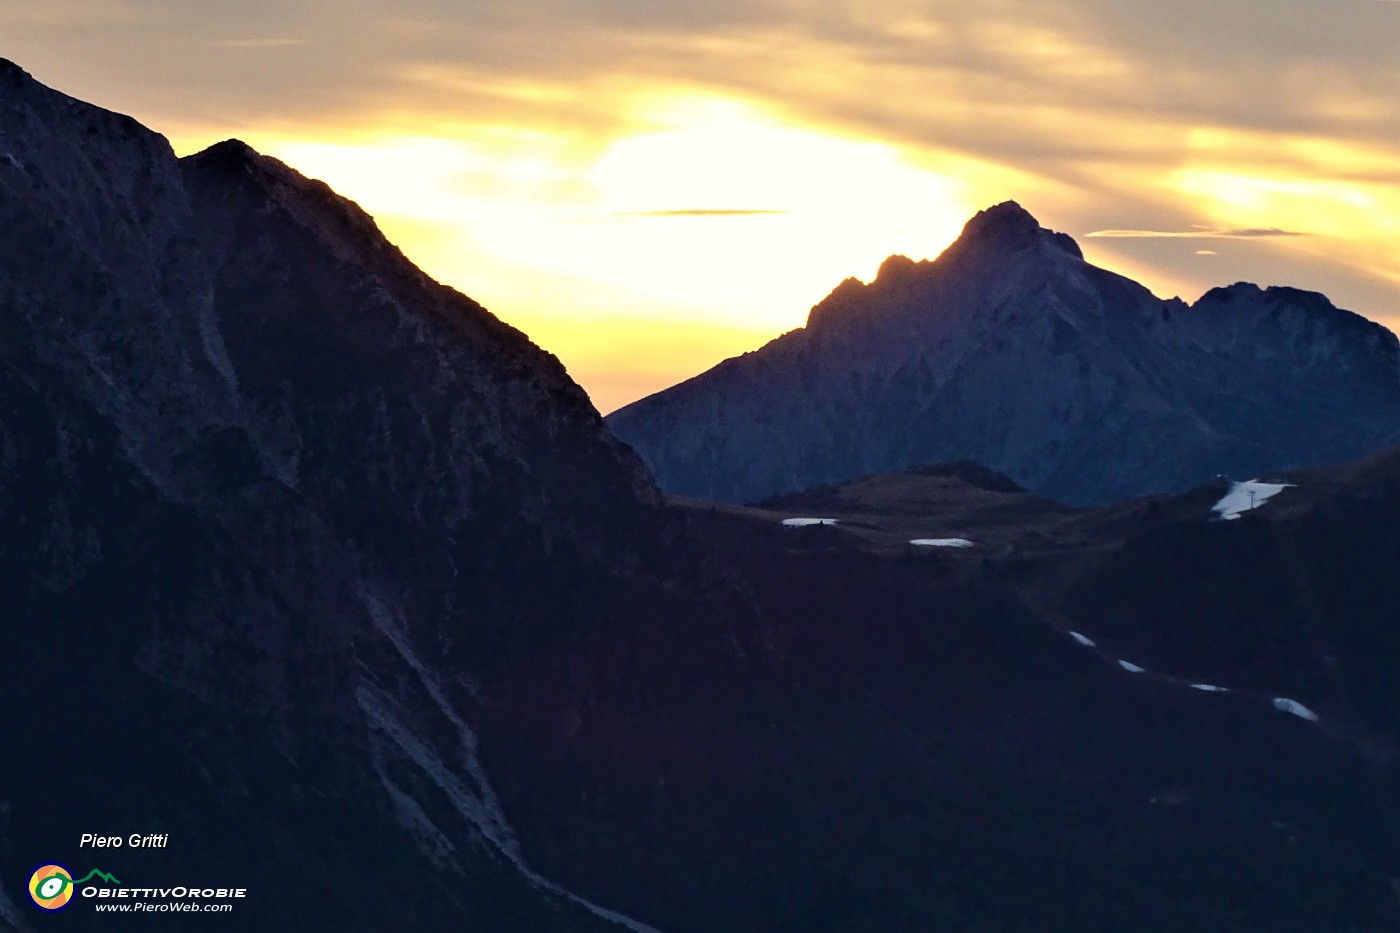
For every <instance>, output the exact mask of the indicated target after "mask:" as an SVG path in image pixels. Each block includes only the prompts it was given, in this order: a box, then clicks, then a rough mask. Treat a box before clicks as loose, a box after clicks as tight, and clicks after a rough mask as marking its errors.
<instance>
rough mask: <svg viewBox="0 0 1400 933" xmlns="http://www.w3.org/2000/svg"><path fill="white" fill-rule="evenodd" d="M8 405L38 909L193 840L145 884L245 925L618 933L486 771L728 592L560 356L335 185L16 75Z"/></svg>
mask: <svg viewBox="0 0 1400 933" xmlns="http://www.w3.org/2000/svg"><path fill="white" fill-rule="evenodd" d="M0 399H3V404H0V463H3V471H0V472H3V480H0V529H2V530H0V580H3V591H4V592H5V594H6V600H7V604H8V607H9V608H8V609H7V614H8V619H7V621H6V623H5V624H4V625H3V626H0V682H3V689H0V702H3V708H2V709H0V719H3V722H4V727H3V732H0V735H3V745H4V747H5V748H6V759H7V764H6V766H5V767H3V768H0V859H3V863H4V866H5V873H4V876H3V879H0V885H2V886H3V889H4V890H6V891H8V892H9V894H10V899H11V900H12V901H22V900H24V899H25V895H24V893H23V891H24V888H25V882H26V880H27V873H28V870H29V869H30V868H32V867H33V866H32V865H31V864H30V863H31V862H34V863H36V864H37V862H35V860H43V859H45V858H50V859H67V860H70V861H86V860H87V859H88V858H89V854H88V853H79V852H77V851H76V846H77V842H78V839H79V835H80V834H81V833H83V832H103V833H105V832H112V833H120V834H123V835H124V834H129V833H131V832H143V833H168V834H169V835H170V838H171V843H170V848H169V850H167V851H164V852H155V851H151V852H134V853H127V856H128V857H127V859H126V860H125V861H124V862H121V863H120V864H121V865H122V866H123V867H122V871H124V872H125V873H127V874H129V875H131V876H132V877H133V878H140V877H141V876H142V875H144V876H145V878H146V880H149V881H152V882H155V881H158V880H159V879H160V878H161V877H164V878H166V879H169V878H171V877H173V875H174V874H176V873H178V872H177V869H189V868H193V867H194V866H199V868H200V871H202V872H207V873H208V880H209V881H210V882H211V883H217V884H220V885H223V884H225V883H227V884H229V885H233V884H240V885H243V886H246V887H248V888H249V889H251V890H253V891H260V892H261V899H258V898H257V897H256V896H255V897H254V899H253V900H250V901H249V902H248V904H247V905H246V906H243V910H244V916H243V917H242V918H240V919H241V922H243V923H245V924H248V926H246V927H244V928H248V929H251V928H255V927H258V926H261V928H268V924H273V925H281V926H289V927H297V928H305V929H379V930H383V929H395V928H402V925H403V924H408V925H410V926H414V927H421V928H433V929H435V928H444V929H446V928H452V929H460V928H461V927H462V925H463V924H466V925H469V926H470V925H473V924H474V925H476V926H477V927H479V928H491V929H590V928H592V927H593V926H595V925H597V926H600V927H606V928H616V925H617V924H616V922H615V921H614V920H610V919H606V917H605V916H604V915H605V914H606V911H604V910H603V909H602V908H595V907H593V906H592V905H588V904H584V903H582V902H581V901H580V900H579V899H578V898H576V897H574V896H573V895H571V894H569V893H568V892H564V891H563V890H562V889H560V888H558V887H557V886H555V885H554V884H553V883H552V882H550V881H548V880H547V879H544V878H542V877H540V876H538V875H537V874H535V873H534V872H533V869H531V868H530V867H529V865H528V864H527V863H526V860H525V858H524V855H523V852H522V843H521V841H520V839H519V838H518V837H517V836H516V835H515V831H514V829H513V828H512V826H511V825H510V824H509V822H508V821H507V820H506V818H505V816H504V814H503V812H502V809H501V806H500V802H499V799H498V796H497V793H496V790H495V788H494V786H493V784H492V782H491V779H490V778H489V777H488V776H487V773H486V770H485V766H484V765H483V764H482V758H483V756H484V755H485V754H487V752H486V751H483V750H482V748H481V746H482V745H483V744H486V743H487V742H488V739H487V738H486V737H485V735H484V734H485V733H491V734H492V739H491V740H490V741H492V742H494V745H493V746H492V749H491V750H493V751H496V750H499V749H501V748H502V747H505V748H508V747H509V742H510V741H511V739H510V734H511V733H512V732H514V731H518V730H519V729H520V728H523V726H522V723H528V722H530V721H533V720H534V719H535V718H536V717H553V718H554V719H555V720H556V721H557V720H558V718H560V717H563V716H564V715H565V714H566V713H567V711H568V709H569V708H570V707H571V706H577V705H578V704H581V703H584V702H586V701H588V700H590V699H591V700H592V701H594V702H596V701H597V700H598V698H599V696H601V695H602V693H603V688H602V687H598V689H596V690H591V691H590V690H587V689H585V688H584V687H582V686H580V684H579V683H578V680H580V679H581V678H576V679H575V682H572V683H569V682H563V683H559V684H557V685H555V690H554V693H553V695H551V696H550V697H549V699H548V700H544V699H542V698H541V697H538V696H536V697H531V696H528V695H515V694H512V693H511V692H510V691H509V690H507V689H505V688H497V686H496V685H497V683H498V682H499V681H500V680H501V679H502V678H504V679H506V680H507V681H508V682H510V683H517V682H516V681H515V680H512V679H511V678H512V677H513V676H514V675H515V674H517V673H518V672H519V670H520V669H521V668H522V667H524V668H538V669H549V665H550V664H551V663H554V662H552V661H551V659H552V658H557V656H558V654H559V653H561V652H567V651H568V650H570V648H572V649H573V650H575V651H577V652H578V654H579V656H580V659H582V658H583V657H586V656H587V654H588V653H589V652H590V651H593V650H594V649H592V648H590V647H589V646H591V645H595V644H598V645H605V646H606V645H613V644H616V643H618V642H622V643H640V641H641V640H642V639H640V638H639V637H636V631H635V630H637V629H646V628H648V627H649V626H652V625H657V626H659V627H660V628H661V629H662V630H664V631H665V632H666V633H669V634H671V635H674V634H675V633H676V632H677V631H681V630H683V629H684V628H685V626H686V625H687V624H688V623H689V621H690V620H693V619H694V618H696V617H697V614H698V612H699V611H700V610H698V609H697V608H696V607H697V606H703V605H706V604H707V600H709V599H711V597H710V596H701V595H697V593H698V590H699V588H701V587H705V586H707V584H708V585H709V591H710V593H711V594H715V595H714V597H713V598H715V599H719V598H723V593H724V584H723V582H720V583H718V584H715V583H714V581H713V580H709V581H707V579H706V572H705V570H704V564H703V561H701V560H697V561H689V560H687V563H693V564H695V565H696V566H697V568H698V571H699V577H698V578H696V580H697V582H696V585H695V586H694V587H687V586H686V585H684V584H678V583H675V582H674V581H673V580H672V579H671V577H672V574H671V573H670V568H671V566H672V563H674V562H675V561H678V560H681V559H683V556H682V555H680V554H679V553H678V552H679V550H681V549H682V548H683V545H682V544H681V543H679V542H678V540H677V536H676V526H675V522H674V520H672V519H669V518H668V517H667V516H666V515H665V514H663V513H662V512H661V510H660V509H659V508H658V503H659V496H658V494H657V491H656V489H655V487H654V486H653V485H652V482H651V480H650V479H649V477H648V476H647V474H646V472H645V470H644V469H643V468H642V465H641V464H640V462H639V461H638V459H637V458H636V457H635V455H633V454H632V453H631V452H630V451H629V450H628V449H627V448H626V447H625V446H623V445H622V444H620V443H619V442H618V441H616V440H615V439H614V437H613V436H612V435H611V433H610V432H609V431H608V430H607V429H606V427H605V426H604V425H603V423H602V420H601V419H600V418H599V416H598V414H597V412H596V411H595V410H594V409H593V407H592V406H591V404H590V403H589V402H588V399H587V397H586V396H585V395H584V393H583V392H582V391H581V390H580V389H579V388H578V386H577V385H575V384H574V383H573V382H572V381H571V380H570V379H569V378H568V376H567V374H566V373H565V371H564V369H563V367H562V366H561V365H560V364H559V362H558V361H557V360H556V359H555V358H553V357H552V356H550V355H549V354H547V353H545V352H543V351H541V350H539V349H538V348H537V347H535V346H534V345H533V344H531V343H530V342H529V341H528V340H527V339H526V338H525V337H524V336H523V335H521V334H519V333H518V332H516V331H515V330H513V329H512V328H510V327H508V326H506V325H504V324H502V323H501V322H500V321H498V320H497V319H496V318H494V317H492V316H491V315H490V314H489V313H488V312H486V311H485V310H484V309H482V308H481V307H480V306H478V305H477V304H475V303H474V302H472V301H471V300H470V299H468V298H465V297H463V296H462V295H460V294H457V293H456V292H453V291H452V290H450V289H447V288H445V287H442V286H440V285H438V284H436V283H435V282H433V281H431V280H430V279H428V278H427V277H426V276H425V275H423V274H422V273H421V272H420V271H419V270H417V269H416V268H415V267H414V266H412V264H411V263H409V262H408V261H407V260H406V259H405V258H404V257H403V256H402V255H401V254H400V253H399V252H398V251H397V250H396V249H394V248H393V247H392V246H390V245H389V244H388V243H387V242H386V241H385V240H384V239H383V237H382V236H381V235H380V234H379V232H378V230H377V229H376V227H375V225H374V223H373V221H372V220H371V219H370V218H369V217H368V216H366V215H365V214H364V213H363V212H362V211H360V210H359V209H358V208H357V207H356V206H355V205H353V204H351V203H350V202H348V201H345V200H344V199H342V198H339V197H338V196H336V195H334V194H333V193H332V192H331V191H330V190H329V189H328V188H326V186H325V185H323V184H321V183H318V182H312V181H309V180H307V179H305V178H303V177H301V176H299V175H297V174H296V173H295V172H293V171H291V170H290V169H288V168H287V167H285V166H283V165H281V164H280V163H277V162H276V161H274V160H271V159H268V158H265V157H262V156H259V155H257V154H256V153H254V152H253V151H251V150H250V149H249V148H248V147H246V146H244V145H242V144H241V143H237V142H229V143H224V144H221V145H218V146H215V147H213V148H212V149H210V150H208V151H206V152H203V153H201V154H199V155H196V156H193V157H190V158H187V159H183V160H176V159H175V157H174V155H173V154H172V152H171V150H170V147H169V145H168V144H167V143H166V142H165V140H164V139H163V138H161V137H160V136H158V135H156V134H154V133H152V132H150V131H149V130H146V129H144V128H143V127H141V126H139V125H138V124H137V123H135V122H134V121H132V120H131V119H129V118H127V117H122V116H118V115H116V114H112V113H108V112H105V111H102V110H100V109H98V108H95V107H92V106H90V105H87V104H83V103H81V102H78V101H75V100H72V99H70V98H67V97H65V96H64V95H62V94H59V93H56V92H54V91H51V90H49V89H48V88H45V87H43V86H42V85H40V84H38V83H37V82H35V81H34V80H33V79H31V78H30V77H29V76H28V75H27V74H26V73H24V72H23V71H22V70H21V69H19V68H18V67H16V66H14V65H12V64H10V63H7V62H6V63H0ZM663 571H665V572H664V574H663ZM741 616H742V614H741V613H735V614H734V617H735V618H740V617H741ZM711 637H712V638H713V639H714V640H715V642H716V643H717V644H718V643H720V639H721V638H722V637H723V633H722V631H721V630H720V629H714V630H713V631H712V633H711ZM637 650H640V648H639V649H637ZM580 663H582V661H581V660H580ZM604 676H605V675H603V674H600V675H599V678H600V679H601V678H603V677H604ZM607 676H610V675H607ZM613 680H614V681H615V682H616V685H617V687H618V689H622V686H621V684H623V683H625V677H623V676H621V675H618V676H617V677H615V678H613ZM488 697H489V700H488ZM487 705H489V707H490V708H489V709H485V707H486V706H487ZM479 733H481V734H482V735H480V736H479ZM112 870H113V871H114V872H115V871H116V869H112ZM290 878H295V879H296V884H295V885H294V886H293V887H292V888H290V889H289V887H288V881H287V879H290ZM365 878H372V879H374V885H373V886H372V887H371V888H370V889H368V890H367V889H365V888H357V889H355V890H354V897H349V896H347V894H346V887H347V885H353V884H354V883H355V882H356V881H357V880H359V881H362V880H363V879H365ZM404 891H412V892H414V894H415V896H413V897H407V898H405V897H404V896H403V892H404ZM241 906H242V905H241ZM26 909H27V908H26ZM274 918H275V923H274ZM86 919H87V922H92V921H93V917H92V916H91V915H89V916H87V918H86ZM96 919H97V920H101V919H104V918H102V917H97V918H96ZM108 919H110V918H108Z"/></svg>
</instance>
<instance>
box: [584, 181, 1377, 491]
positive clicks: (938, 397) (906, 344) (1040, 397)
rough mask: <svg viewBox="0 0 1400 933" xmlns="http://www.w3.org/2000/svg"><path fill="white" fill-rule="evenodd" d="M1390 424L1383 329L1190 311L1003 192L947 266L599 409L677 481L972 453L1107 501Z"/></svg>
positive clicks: (1219, 293) (751, 485)
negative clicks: (1087, 251) (630, 400)
mask: <svg viewBox="0 0 1400 933" xmlns="http://www.w3.org/2000/svg"><path fill="white" fill-rule="evenodd" d="M1397 418H1400V350H1397V343H1396V339H1395V337H1394V335H1393V334H1391V333H1390V332H1388V331H1386V330H1385V329H1384V328H1382V327H1380V326H1379V325H1376V324H1373V323H1371V322H1368V321H1366V320H1364V319H1362V318H1360V317H1358V316H1357V315H1354V314H1351V313H1349V312H1345V311H1341V310H1338V309H1336V308H1334V307H1332V305H1331V304H1330V303H1328V302H1327V301H1326V299H1325V298H1323V297H1322V296H1320V295H1314V294H1311V293H1306V292H1299V291H1296V290H1292V289H1269V290H1268V291H1261V290H1259V289H1257V288H1254V287H1253V286H1243V285H1241V286H1233V287H1232V288H1230V289H1218V290H1216V291H1213V292H1211V293H1209V294H1208V295H1206V296H1205V297H1204V298H1202V299H1201V300H1200V301H1199V302H1197V304H1196V305H1194V306H1191V307H1188V306H1186V305H1185V304H1183V303H1182V302H1180V301H1176V300H1172V301H1162V300H1160V299H1158V298H1156V297H1154V296H1153V295H1152V294H1151V293H1150V292H1149V291H1148V290H1147V289H1146V288H1143V287H1142V286H1140V285H1138V284H1137V283H1135V282H1132V281H1130V280H1128V279H1125V278H1123V277H1122V276H1118V275H1115V274H1113V273H1111V272H1108V271H1106V270H1103V269H1099V268H1097V267H1095V266H1092V265H1090V264H1088V263H1086V262H1085V261H1084V260H1083V258H1082V256H1081V254H1080V251H1079V249H1078V247H1077V246H1076V245H1075V244H1074V242H1073V240H1071V239H1070V238H1069V237H1068V236H1066V235H1064V234H1061V233H1055V232H1052V231H1050V230H1046V229H1044V228H1042V227H1041V226H1040V225H1039V224H1038V223H1037V222H1036V221H1035V219H1034V218H1033V217H1031V215H1030V214H1028V213H1026V211H1024V210H1023V209H1022V208H1020V207H1019V206H1018V205H1016V204H1014V203H1011V202H1008V203H1006V204H1001V205H998V206H996V207H993V208H990V209H988V210H986V211H983V212H982V213H981V214H978V215H977V216H976V217H974V218H973V219H972V220H971V221H969V223H968V224H967V226H966V228H965V230H964V232H963V234H962V236H961V237H960V238H959V239H958V241H957V242H955V243H954V244H953V245H952V246H951V247H949V248H948V250H947V251H945V252H944V253H943V255H941V256H940V257H939V258H938V259H936V260H934V261H932V262H918V263H916V262H912V261H910V260H908V259H905V258H903V257H891V258H890V259H889V260H887V261H886V262H885V263H884V265H883V266H882V267H881V269H880V272H879V274H878V276H877V277H876V279H875V280H874V281H873V282H871V283H870V284H868V285H866V284H863V283H861V282H859V281H856V280H854V279H851V280H847V281H846V282H843V283H842V284H841V285H840V286H838V287H837V288H836V289H835V290H834V291H833V292H832V293H831V295H830V296H828V297H827V298H826V299H825V300H824V301H823V302H821V303H820V304H818V305H817V306H816V307H815V308H813V309H812V313H811V315H810V317H809V319H808V322H807V326H806V327H805V328H802V329H800V330H796V331H793V332H792V333H789V334H786V335H784V336H783V337H780V338H778V339H777V340H775V341H773V342H772V343H770V344H768V345H767V346H765V347H763V348H762V349H760V350H757V351H755V352H753V353H749V354H745V355H744V356H741V357H738V358H735V359H731V360H727V361H725V362H724V363H721V364H720V365H719V366H717V367H715V368H714V369H712V370H710V371H709V372H707V373H704V374H702V375H700V376H697V377H695V378H694V379H691V380H689V381H688V382H685V383H682V384H681V385H678V386H676V387H674V388H672V389H668V390H666V391H663V392H660V393H658V394H656V395H653V396H651V397H649V398H646V399H643V400H642V401H640V402H637V403H635V404H633V405H631V406H628V407H627V408H624V409H622V410H621V411H618V412H616V413H614V414H613V415H611V416H610V417H609V419H608V420H609V424H610V425H611V426H612V428H613V429H614V430H615V431H616V432H617V433H618V435H619V436H620V437H621V438H622V439H623V440H625V441H627V442H628V443H630V444H631V445H632V446H633V447H635V448H636V449H637V450H638V452H639V453H641V455H642V457H643V459H644V460H646V462H647V464H648V466H650V467H651V469H652V471H653V472H654V474H655V475H656V477H657V480H658V482H660V484H661V486H662V487H663V488H664V489H666V490H667V491H668V492H672V493H676V494H681V495H689V496H699V497H704V498H712V499H719V500H722V501H755V500H758V499H762V498H764V497H766V496H770V495H774V494H781V493H785V492H790V491H793V490H797V489H801V488H804V487H807V486H811V485H815V484H818V483H831V482H837V481H841V480H844V479H848V478H850V477H853V476H858V475H862V474H865V473H873V472H883V471H889V470H898V469H902V468H903V467H905V466H908V465H911V464H917V463H928V462H937V461H943V460H973V461H976V462H980V463H984V464H986V465H987V466H990V467H992V468H994V469H997V470H1000V471H1001V472H1004V473H1006V474H1007V475H1009V476H1011V477H1012V478H1013V479H1015V480H1016V481H1017V482H1019V483H1021V484H1022V485H1024V486H1026V487H1027V488H1029V489H1031V490H1032V491H1034V492H1037V493H1040V494H1042V495H1048V496H1051V497H1054V498H1057V499H1060V500H1062V501H1066V502H1071V503H1104V502H1111V501H1114V500H1117V499H1121V498H1123V497H1125V496H1131V495H1136V494H1141V493H1146V492H1153V491H1167V490H1180V489H1184V488H1187V487H1189V486H1191V485H1193V484H1194V483H1197V482H1200V481H1202V480H1203V479H1206V478H1208V477H1210V476H1213V475H1215V474H1217V473H1231V474H1235V473H1238V474H1244V473H1249V472H1255V471H1261V470H1266V469H1270V468H1280V467H1286V466H1296V465H1299V464H1306V463H1320V462H1328V461H1336V460H1342V459H1346V458H1350V457H1355V456H1360V455H1362V454H1364V453H1367V452H1369V451H1371V450H1374V449H1376V448H1377V447H1379V446H1380V445H1381V444H1383V443H1385V442H1387V441H1388V440H1389V439H1390V438H1391V437H1392V436H1393V433H1394V430H1395V429H1394V425H1395V424H1396V421H1397Z"/></svg>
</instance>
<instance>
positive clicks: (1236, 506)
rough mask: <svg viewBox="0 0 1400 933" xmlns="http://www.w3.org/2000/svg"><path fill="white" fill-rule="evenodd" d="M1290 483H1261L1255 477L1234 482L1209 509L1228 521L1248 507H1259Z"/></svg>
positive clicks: (1290, 484) (1246, 510) (1238, 515)
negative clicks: (1245, 480)
mask: <svg viewBox="0 0 1400 933" xmlns="http://www.w3.org/2000/svg"><path fill="white" fill-rule="evenodd" d="M1292 485H1293V484H1292V483H1261V482H1259V480H1257V479H1252V480H1249V481H1248V482H1244V483H1235V484H1233V485H1232V486H1231V487H1230V491H1229V492H1227V493H1226V494H1225V496H1224V497H1223V498H1222V499H1221V500H1220V501H1219V502H1217V503H1215V505H1213V506H1211V509H1210V510H1211V511H1212V512H1214V513H1216V514H1217V515H1219V516H1220V518H1221V520H1222V521H1227V522H1228V521H1231V520H1233V519H1236V518H1239V517H1240V516H1241V515H1242V514H1244V513H1245V512H1248V511H1249V510H1250V509H1257V508H1259V506H1261V505H1263V504H1264V503H1265V502H1268V501H1269V500H1270V499H1272V498H1273V497H1274V496H1276V495H1278V494H1279V493H1280V492H1282V491H1283V490H1285V489H1287V488H1288V487H1290V486H1292Z"/></svg>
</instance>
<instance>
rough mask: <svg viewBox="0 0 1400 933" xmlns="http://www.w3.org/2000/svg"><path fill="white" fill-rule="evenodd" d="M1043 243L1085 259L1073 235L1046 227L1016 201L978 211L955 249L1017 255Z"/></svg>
mask: <svg viewBox="0 0 1400 933" xmlns="http://www.w3.org/2000/svg"><path fill="white" fill-rule="evenodd" d="M1042 240H1043V241H1044V242H1046V243H1048V244H1049V245H1052V246H1054V247H1055V248H1057V249H1059V250H1060V251H1062V252H1065V253H1069V254H1070V255H1071V256H1074V257H1075V258H1077V259H1083V258H1084V254H1083V253H1082V252H1081V251H1080V249H1079V244H1078V243H1076V242H1074V239H1073V238H1072V237H1070V236H1069V234H1066V233H1057V232H1055V231H1053V230H1047V229H1046V228H1045V227H1042V226H1041V225H1040V221H1038V220H1036V219H1035V217H1034V216H1032V215H1031V213H1030V211H1028V210H1026V209H1025V208H1024V207H1022V206H1021V205H1020V204H1017V203H1016V202H1015V201H1002V202H1001V203H1000V204H994V205H993V206H991V207H989V208H987V209H986V210H982V211H978V212H977V214H976V215H974V216H973V218H972V219H971V220H969V221H968V222H967V223H966V224H965V225H964V226H963V230H962V234H961V235H960V236H959V237H958V239H957V242H956V243H954V244H953V247H952V248H957V249H959V250H960V251H961V250H962V249H972V248H978V249H985V248H996V249H1000V250H1005V251H1009V252H1017V251H1020V250H1022V249H1025V248H1026V247H1029V246H1031V245H1033V244H1034V243H1036V242H1037V241H1042Z"/></svg>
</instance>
